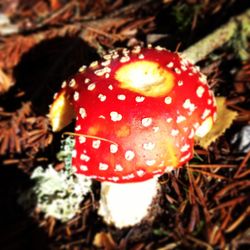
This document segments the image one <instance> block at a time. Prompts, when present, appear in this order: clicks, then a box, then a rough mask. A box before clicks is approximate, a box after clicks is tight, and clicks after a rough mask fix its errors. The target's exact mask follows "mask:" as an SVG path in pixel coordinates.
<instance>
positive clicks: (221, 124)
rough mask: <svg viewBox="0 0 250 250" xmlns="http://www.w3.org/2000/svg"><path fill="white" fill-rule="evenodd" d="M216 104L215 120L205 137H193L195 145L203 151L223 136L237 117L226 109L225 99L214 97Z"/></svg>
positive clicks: (233, 112) (235, 113)
mask: <svg viewBox="0 0 250 250" xmlns="http://www.w3.org/2000/svg"><path fill="white" fill-rule="evenodd" d="M216 104H217V119H216V121H215V124H214V125H213V127H212V129H211V130H210V131H209V133H208V134H207V135H206V136H204V137H202V138H199V137H195V142H196V144H198V145H200V146H201V147H203V148H205V149H206V148H207V147H208V146H209V145H210V144H211V143H212V142H214V141H215V140H216V139H217V138H218V137H220V136H221V135H223V133H224V132H225V131H226V129H228V128H229V127H230V126H231V124H232V122H233V121H234V119H235V118H236V117H237V115H238V113H237V112H235V111H232V110H230V109H228V108H227V106H226V98H225V97H216Z"/></svg>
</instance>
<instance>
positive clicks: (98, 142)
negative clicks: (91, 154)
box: [92, 140, 101, 149]
mask: <svg viewBox="0 0 250 250" xmlns="http://www.w3.org/2000/svg"><path fill="white" fill-rule="evenodd" d="M100 145H101V141H100V140H93V142H92V147H93V148H95V149H98V148H99V147H100Z"/></svg>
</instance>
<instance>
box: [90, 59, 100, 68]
mask: <svg viewBox="0 0 250 250" xmlns="http://www.w3.org/2000/svg"><path fill="white" fill-rule="evenodd" d="M97 65H98V61H94V62H92V63H91V64H90V65H89V67H91V68H94V67H96V66H97Z"/></svg>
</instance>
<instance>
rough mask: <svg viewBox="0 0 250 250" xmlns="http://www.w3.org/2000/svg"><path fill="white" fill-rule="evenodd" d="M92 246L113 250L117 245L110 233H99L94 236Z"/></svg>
mask: <svg viewBox="0 0 250 250" xmlns="http://www.w3.org/2000/svg"><path fill="white" fill-rule="evenodd" d="M93 244H94V246H96V247H101V248H103V249H105V250H115V249H117V245H116V243H115V241H114V239H113V237H112V235H111V234H110V233H106V232H100V233H97V234H96V235H95V238H94V242H93Z"/></svg>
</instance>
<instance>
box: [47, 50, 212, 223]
mask: <svg viewBox="0 0 250 250" xmlns="http://www.w3.org/2000/svg"><path fill="white" fill-rule="evenodd" d="M61 108H62V109H63V110H61ZM72 108H73V109H74V113H75V115H76V126H75V149H74V151H73V152H72V166H73V167H74V168H75V169H76V171H77V173H78V174H82V175H85V176H89V177H90V178H93V179H96V180H98V181H100V182H101V185H102V187H101V200H100V209H99V214H100V215H101V216H103V218H104V221H105V222H106V223H108V224H112V225H115V226H116V227H118V228H123V227H127V226H133V225H135V224H137V223H139V222H141V220H143V218H145V217H146V216H147V214H148V212H149V211H150V204H152V201H153V199H154V197H155V196H156V194H157V192H158V190H159V186H158V184H157V176H159V175H162V174H164V173H166V172H169V171H171V170H172V169H173V168H177V167H180V166H182V165H183V164H185V163H186V162H187V161H189V160H190V159H191V158H192V157H193V145H194V136H195V135H197V136H204V135H205V134H206V133H207V132H208V131H209V130H210V129H211V127H212V125H213V123H214V121H215V114H216V106H215V101H214V98H213V93H212V91H210V90H209V88H208V85H207V81H206V77H205V76H204V75H203V74H202V73H201V72H200V71H199V69H198V68H197V67H196V66H194V65H193V64H192V63H190V62H189V61H188V60H187V59H186V58H183V57H182V56H181V55H179V54H178V53H172V52H170V51H167V50H166V49H164V48H161V47H156V48H151V47H149V48H140V47H135V48H134V49H132V50H128V49H122V50H114V51H112V52H110V53H109V54H107V55H105V56H103V58H102V59H101V60H100V61H99V62H93V63H92V64H91V65H90V66H89V67H83V68H81V69H80V71H79V73H78V74H77V75H75V76H74V77H73V78H72V79H71V80H70V81H68V82H64V83H63V85H62V89H61V91H60V92H59V93H58V95H57V96H56V99H55V101H54V103H53V104H52V107H51V110H50V118H51V120H52V122H51V123H52V126H53V125H54V126H53V129H54V130H58V129H59V128H61V127H63V126H64V125H65V124H67V123H68V122H69V121H68V119H70V117H71V116H70V115H71V113H72V112H71V111H70V110H72ZM68 111H69V112H68ZM64 119H66V121H65V120H64Z"/></svg>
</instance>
